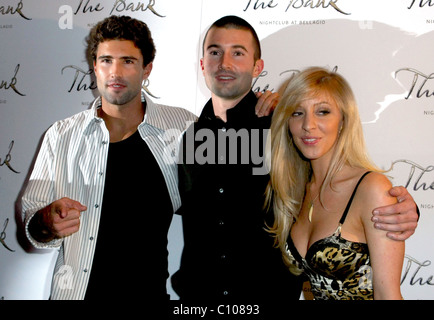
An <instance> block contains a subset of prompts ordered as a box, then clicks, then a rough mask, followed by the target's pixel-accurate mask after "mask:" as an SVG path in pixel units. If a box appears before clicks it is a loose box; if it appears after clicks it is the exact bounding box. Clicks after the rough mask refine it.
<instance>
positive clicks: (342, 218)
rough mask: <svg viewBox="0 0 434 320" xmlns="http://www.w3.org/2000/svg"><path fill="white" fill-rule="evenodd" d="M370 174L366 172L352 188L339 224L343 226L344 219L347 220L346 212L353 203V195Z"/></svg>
mask: <svg viewBox="0 0 434 320" xmlns="http://www.w3.org/2000/svg"><path fill="white" fill-rule="evenodd" d="M370 172H371V171H367V172H365V173H364V174H363V176H362V177H361V178H360V179H359V182H357V185H356V187H355V188H354V191H353V194H352V195H351V198H350V200H349V201H348V203H347V207H346V208H345V211H344V214H343V215H342V217H341V220H340V221H339V223H340V224H344V222H345V219H346V218H347V214H348V211H349V210H350V207H351V203H352V202H353V198H354V195H355V194H356V191H357V188H358V187H359V184H360V182H362V180H363V178H364V177H365V176H366V175H367V174H368V173H370Z"/></svg>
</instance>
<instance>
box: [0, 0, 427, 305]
mask: <svg viewBox="0 0 434 320" xmlns="http://www.w3.org/2000/svg"><path fill="white" fill-rule="evenodd" d="M229 14H231V15H238V16H240V17H242V18H244V19H246V20H247V21H249V22H250V23H251V24H252V25H253V26H254V28H255V29H256V30H257V33H258V35H259V38H260V40H261V44H262V51H263V59H264V61H265V69H264V71H263V72H262V74H261V75H260V76H259V77H258V78H257V79H255V80H254V83H253V89H254V91H262V90H273V91H279V90H281V89H282V87H283V86H284V85H285V83H286V81H287V80H288V79H289V78H290V77H291V76H292V75H293V74H294V73H295V72H297V71H298V70H300V69H302V68H305V67H308V66H312V65H316V66H325V67H328V68H336V69H337V70H338V71H339V72H340V73H341V74H342V75H344V76H345V77H346V78H347V79H348V81H349V82H350V84H351V85H352V87H353V89H354V92H355V94H356V97H357V100H358V104H359V109H360V114H361V118H362V121H363V126H364V132H365V137H366V140H367V145H368V149H369V152H370V155H371V156H372V158H373V159H374V160H375V162H376V163H377V164H378V165H379V166H381V167H383V168H390V167H392V170H391V171H390V176H391V178H392V182H393V184H394V185H403V186H405V187H407V188H408V190H409V192H410V193H411V194H412V195H413V197H414V199H415V201H416V202H417V204H418V206H419V208H420V211H421V216H420V221H419V226H418V228H417V231H416V233H415V234H414V235H413V236H412V237H411V238H410V239H409V240H408V241H407V242H406V256H405V261H404V267H403V270H402V293H403V296H404V298H405V299H434V265H433V263H432V262H433V261H434V249H433V248H434V236H433V232H432V230H433V228H434V143H433V137H434V59H433V56H434V1H429V0H380V1H379V0H363V1H362V0H358V1H357V0H190V1H178V0H143V1H135V0H134V1H133V0H107V1H106V0H104V1H103V0H69V1H67V0H64V1H62V0H38V1H31V0H21V1H19V0H0V299H7V300H8V299H47V298H48V297H49V292H50V285H51V276H52V271H53V267H54V262H55V260H56V257H57V251H56V250H35V249H32V248H31V247H30V246H29V245H28V243H27V242H26V240H25V237H24V236H23V230H22V219H21V214H20V204H21V203H20V202H21V200H20V199H21V195H22V193H23V190H24V188H25V186H26V181H27V179H28V177H29V174H30V170H31V168H32V165H33V162H34V160H35V156H36V154H37V151H38V148H39V146H40V143H41V141H42V137H43V135H44V132H45V131H46V130H47V129H48V128H49V126H50V125H51V124H52V123H53V122H55V121H56V120H60V119H63V118H66V117H69V116H71V115H73V114H75V113H77V112H80V111H83V110H85V109H87V108H89V104H90V103H91V102H92V101H93V99H94V98H95V97H96V96H97V95H98V93H97V91H96V81H95V79H94V76H93V71H92V67H91V66H89V64H88V60H87V57H86V54H85V52H86V43H85V38H86V36H87V35H88V32H89V30H90V28H91V27H92V26H93V25H94V24H95V23H96V22H98V21H100V20H102V19H103V18H105V17H107V16H110V15H130V16H132V17H135V18H138V19H140V20H143V21H145V22H146V23H147V24H148V26H149V28H150V29H151V31H152V35H153V38H154V41H155V44H156V47H157V56H156V59H155V62H154V68H153V71H152V74H151V76H150V77H149V80H148V83H147V88H148V90H149V92H150V94H151V96H152V97H153V100H154V101H156V102H158V103H162V104H167V105H172V106H177V107H184V108H186V109H188V110H190V111H192V112H194V113H195V114H197V115H199V114H200V112H201V110H202V107H203V105H204V104H205V102H206V101H207V100H208V99H209V97H210V94H209V90H208V89H207V88H206V86H205V82H204V80H203V76H202V73H201V70H200V64H199V59H200V58H201V55H202V51H201V43H202V39H203V36H204V33H205V31H206V30H207V28H208V27H209V26H210V24H211V23H212V22H214V21H215V20H217V19H218V18H220V17H222V16H225V15H229ZM126 165H127V163H126ZM121 240H122V239H116V232H114V238H113V241H121ZM182 247H183V240H182V228H181V222H180V218H179V217H178V216H175V217H174V219H173V223H172V226H171V229H170V232H169V252H170V256H169V269H170V270H169V271H170V273H171V274H172V273H173V272H175V271H176V270H177V269H178V266H179V260H180V255H181V252H182ZM135 271H137V272H140V266H137V267H135ZM168 290H169V293H170V294H171V297H172V299H177V298H178V297H177V296H176V294H175V293H174V292H173V291H172V289H171V286H170V281H168Z"/></svg>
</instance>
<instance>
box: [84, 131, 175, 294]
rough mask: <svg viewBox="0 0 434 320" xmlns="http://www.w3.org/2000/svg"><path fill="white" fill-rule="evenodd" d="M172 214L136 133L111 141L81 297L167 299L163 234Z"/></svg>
mask: <svg viewBox="0 0 434 320" xmlns="http://www.w3.org/2000/svg"><path fill="white" fill-rule="evenodd" d="M172 215H173V208H172V203H171V199H170V196H169V192H168V189H167V186H166V183H165V180H164V177H163V175H162V173H161V169H160V167H159V165H158V163H157V162H156V160H155V158H154V156H153V155H152V152H151V151H150V149H149V147H148V146H147V144H146V143H145V141H143V139H142V138H141V137H140V133H139V132H138V131H136V133H134V134H133V135H132V136H131V137H129V138H127V139H125V140H123V141H120V142H116V143H110V147H109V153H108V160H107V172H106V181H105V187H104V199H103V205H102V212H101V221H100V226H99V231H98V237H97V246H96V251H95V256H94V260H93V265H92V270H91V276H90V281H89V285H88V288H87V291H86V297H85V299H100V300H102V299H110V300H124V299H128V300H132V299H138V300H141V301H143V299H146V301H148V302H152V301H161V300H165V299H167V292H166V280H167V277H168V270H167V269H168V262H167V256H168V252H167V233H168V230H169V226H170V222H171V220H172ZM150 300H151V301H150Z"/></svg>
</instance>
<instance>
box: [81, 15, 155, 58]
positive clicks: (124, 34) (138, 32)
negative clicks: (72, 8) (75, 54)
mask: <svg viewBox="0 0 434 320" xmlns="http://www.w3.org/2000/svg"><path fill="white" fill-rule="evenodd" d="M108 40H131V41H132V42H134V45H135V46H136V47H137V48H139V49H140V51H141V53H142V56H143V66H146V65H148V64H149V63H150V62H152V61H154V58H155V45H154V41H153V40H152V36H151V31H149V29H148V26H147V25H146V23H144V22H142V21H140V20H137V19H134V18H131V17H128V16H110V17H108V18H105V19H104V20H102V21H100V22H98V23H97V24H96V25H95V26H94V27H93V28H92V29H91V30H90V33H89V37H88V45H89V47H88V52H89V54H90V56H91V58H92V60H93V62H96V52H97V50H98V45H99V44H100V43H101V42H104V41H108Z"/></svg>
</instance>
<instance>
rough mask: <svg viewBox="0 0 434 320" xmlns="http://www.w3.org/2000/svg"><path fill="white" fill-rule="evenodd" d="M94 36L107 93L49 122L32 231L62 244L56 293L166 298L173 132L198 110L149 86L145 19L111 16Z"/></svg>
mask: <svg viewBox="0 0 434 320" xmlns="http://www.w3.org/2000/svg"><path fill="white" fill-rule="evenodd" d="M88 42H89V48H88V49H89V50H88V52H90V54H91V57H92V60H93V67H94V71H95V76H96V79H97V85H98V90H99V92H100V95H101V96H100V97H98V98H97V99H96V100H95V101H94V102H93V104H92V106H91V108H90V109H89V110H86V111H83V112H81V113H78V114H76V115H74V116H72V117H70V118H67V119H64V120H61V121H58V122H56V123H55V124H54V125H53V126H52V127H51V128H50V129H49V130H48V131H47V133H46V135H45V137H44V140H43V143H42V146H41V149H40V152H39V154H38V157H37V160H36V163H35V167H34V170H33V172H32V175H31V177H30V181H29V183H28V187H27V189H26V191H25V194H24V196H23V215H25V222H26V234H27V236H28V238H29V240H30V242H31V243H32V244H33V245H34V246H35V247H36V248H59V256H58V260H57V263H56V267H55V270H54V276H53V281H52V290H51V297H50V298H51V299H53V300H54V299H56V300H57V299H93V300H95V299H99V300H107V299H110V300H123V299H125V300H127V299H128V300H134V299H140V300H141V301H146V302H148V303H153V304H155V305H159V303H161V302H164V301H167V300H168V298H169V297H168V294H167V290H166V281H167V277H168V260H167V255H168V252H167V233H168V230H169V226H170V222H171V220H172V216H173V213H174V212H175V211H176V210H177V209H178V208H179V207H180V204H181V201H180V196H179V191H178V185H177V183H178V180H177V179H178V177H177V170H176V163H175V161H168V154H167V152H169V153H170V154H171V153H172V151H173V152H175V153H176V150H171V149H170V141H166V140H167V136H170V138H173V139H177V137H176V136H174V134H175V132H179V134H180V133H181V132H182V131H184V130H185V129H186V126H187V125H188V124H189V123H191V122H192V121H194V120H195V119H196V117H195V116H194V115H193V114H192V113H190V112H189V111H187V110H184V109H181V108H175V107H168V106H163V105H157V104H155V103H153V102H152V101H151V100H150V99H149V97H148V96H147V95H146V94H145V92H144V91H143V90H142V83H143V82H144V81H145V80H146V79H147V78H148V76H149V74H150V73H151V70H152V62H153V60H154V57H155V46H154V43H153V40H152V37H151V33H150V31H149V29H148V27H147V25H146V24H145V23H143V22H141V21H139V20H136V19H132V18H130V17H126V16H121V17H119V16H111V17H109V18H106V19H104V20H103V21H101V22H99V23H98V24H97V25H96V26H95V27H94V28H93V29H92V30H91V32H90V36H89V38H88ZM169 149H170V150H169ZM169 158H170V157H169ZM144 298H146V299H145V300H144Z"/></svg>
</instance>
